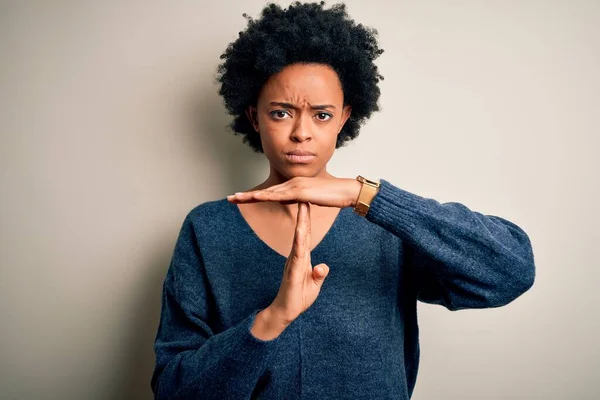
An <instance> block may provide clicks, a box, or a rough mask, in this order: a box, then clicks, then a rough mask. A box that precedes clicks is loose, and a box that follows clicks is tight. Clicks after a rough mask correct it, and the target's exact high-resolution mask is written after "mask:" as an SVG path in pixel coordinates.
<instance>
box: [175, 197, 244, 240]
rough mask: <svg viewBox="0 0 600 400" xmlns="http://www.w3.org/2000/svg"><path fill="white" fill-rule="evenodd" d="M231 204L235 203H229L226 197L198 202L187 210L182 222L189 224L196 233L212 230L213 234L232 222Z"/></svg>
mask: <svg viewBox="0 0 600 400" xmlns="http://www.w3.org/2000/svg"><path fill="white" fill-rule="evenodd" d="M233 206H235V205H234V204H231V203H229V201H228V200H227V199H226V198H222V199H217V200H210V201H206V202H203V203H200V204H198V205H196V206H195V207H193V208H192V209H191V210H189V211H188V213H187V214H186V216H185V218H184V222H183V224H184V225H186V226H189V227H190V228H191V229H192V230H194V231H195V232H196V233H201V232H212V233H213V234H215V233H216V232H218V231H220V230H224V229H226V227H227V226H230V225H231V223H233V221H234V218H233V217H234V214H233V212H232V211H233V208H232V207H233Z"/></svg>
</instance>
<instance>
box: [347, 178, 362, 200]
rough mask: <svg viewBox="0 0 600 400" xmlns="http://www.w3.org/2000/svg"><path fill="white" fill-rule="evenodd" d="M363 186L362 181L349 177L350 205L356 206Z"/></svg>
mask: <svg viewBox="0 0 600 400" xmlns="http://www.w3.org/2000/svg"><path fill="white" fill-rule="evenodd" d="M361 188H362V183H360V182H359V181H357V180H356V179H352V178H348V204H349V206H348V207H356V203H357V202H358V196H359V195H360V189H361Z"/></svg>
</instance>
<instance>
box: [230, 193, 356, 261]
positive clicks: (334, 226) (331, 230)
mask: <svg viewBox="0 0 600 400" xmlns="http://www.w3.org/2000/svg"><path fill="white" fill-rule="evenodd" d="M224 201H226V202H227V203H229V205H230V206H232V207H233V211H234V214H235V215H236V217H237V218H238V219H239V220H240V222H241V223H242V225H243V226H244V229H245V230H246V231H248V233H250V234H251V235H252V237H253V238H254V239H255V241H258V242H260V245H261V246H262V247H263V248H264V249H265V250H266V251H268V252H269V253H271V254H273V255H275V256H277V257H280V258H283V259H286V260H287V258H288V256H284V255H283V254H281V253H279V252H278V251H276V250H275V249H274V248H272V247H271V246H270V245H269V244H268V243H267V242H265V241H264V240H263V239H262V238H261V237H260V236H258V234H257V233H256V231H255V230H254V229H253V228H252V226H250V224H249V223H248V221H246V218H245V217H244V215H243V214H242V211H241V210H240V208H239V207H238V205H237V204H236V203H231V202H230V201H229V200H227V199H224ZM343 212H344V209H343V208H341V209H340V211H338V213H337V215H336V216H335V219H334V220H333V223H332V224H331V226H330V227H329V229H328V230H327V232H326V233H325V235H324V236H323V238H322V239H321V240H320V241H319V243H317V245H316V246H315V247H314V248H313V249H312V250H311V251H310V252H311V254H312V253H314V252H315V251H318V250H319V249H321V248H322V247H324V246H325V244H326V242H327V241H328V240H329V238H330V237H331V236H332V235H333V233H334V232H335V230H336V229H337V226H338V225H339V223H340V219H341V218H342V213H343Z"/></svg>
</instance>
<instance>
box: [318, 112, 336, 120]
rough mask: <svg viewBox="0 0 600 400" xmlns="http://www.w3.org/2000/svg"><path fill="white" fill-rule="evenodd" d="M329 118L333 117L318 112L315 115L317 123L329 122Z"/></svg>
mask: <svg viewBox="0 0 600 400" xmlns="http://www.w3.org/2000/svg"><path fill="white" fill-rule="evenodd" d="M331 118H333V116H332V115H331V114H329V113H326V112H320V113H318V114H317V119H318V120H319V121H327V120H329V119H331Z"/></svg>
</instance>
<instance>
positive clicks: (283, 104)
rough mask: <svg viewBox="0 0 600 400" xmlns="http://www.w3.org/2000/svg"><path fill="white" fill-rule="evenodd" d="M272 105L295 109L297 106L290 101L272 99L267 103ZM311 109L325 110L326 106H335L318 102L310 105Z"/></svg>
mask: <svg viewBox="0 0 600 400" xmlns="http://www.w3.org/2000/svg"><path fill="white" fill-rule="evenodd" d="M269 104H270V105H272V106H280V107H284V108H292V109H294V110H297V109H298V108H299V107H298V106H295V105H293V104H291V103H281V102H278V101H272V102H270V103H269ZM310 108H311V109H313V110H325V109H327V108H333V109H335V106H334V105H333V104H319V105H314V106H312V105H311V106H310Z"/></svg>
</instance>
